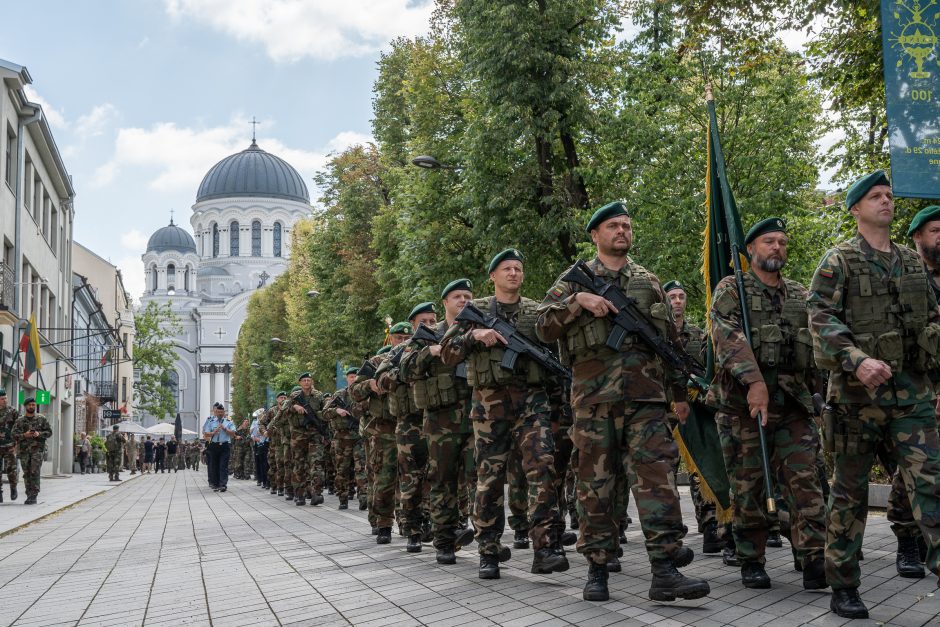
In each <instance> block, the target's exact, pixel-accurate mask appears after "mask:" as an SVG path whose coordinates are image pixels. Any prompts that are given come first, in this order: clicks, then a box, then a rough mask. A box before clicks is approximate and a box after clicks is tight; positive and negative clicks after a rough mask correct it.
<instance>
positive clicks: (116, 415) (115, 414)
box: [101, 409, 122, 420]
mask: <svg viewBox="0 0 940 627" xmlns="http://www.w3.org/2000/svg"><path fill="white" fill-rule="evenodd" d="M101 417H102V418H104V419H105V420H120V419H121V418H122V414H121V410H120V409H102V410H101Z"/></svg>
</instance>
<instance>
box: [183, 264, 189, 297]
mask: <svg viewBox="0 0 940 627" xmlns="http://www.w3.org/2000/svg"><path fill="white" fill-rule="evenodd" d="M189 272H190V270H189V266H186V271H185V272H184V273H183V290H185V291H187V292H188V291H189Z"/></svg>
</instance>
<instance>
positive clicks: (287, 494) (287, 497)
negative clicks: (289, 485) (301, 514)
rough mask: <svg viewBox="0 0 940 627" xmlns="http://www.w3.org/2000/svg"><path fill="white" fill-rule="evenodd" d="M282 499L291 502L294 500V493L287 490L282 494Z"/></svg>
mask: <svg viewBox="0 0 940 627" xmlns="http://www.w3.org/2000/svg"><path fill="white" fill-rule="evenodd" d="M284 499H285V500H288V501H293V500H294V491H293V490H287V491H286V492H285V493H284Z"/></svg>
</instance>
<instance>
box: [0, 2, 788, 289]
mask: <svg viewBox="0 0 940 627" xmlns="http://www.w3.org/2000/svg"><path fill="white" fill-rule="evenodd" d="M432 5H433V2H432V0H133V1H125V0H95V1H94V2H91V1H85V2H75V1H74V0H33V1H32V2H5V3H4V5H3V15H4V22H5V23H6V24H7V25H8V26H9V25H15V24H19V25H24V27H22V28H19V27H17V28H9V27H8V28H4V29H3V36H2V37H0V58H2V59H5V60H8V61H12V62H13V63H17V64H19V65H25V66H26V67H27V68H28V69H29V71H30V74H31V75H32V77H33V85H31V86H30V88H29V90H28V92H29V96H30V99H31V100H32V101H33V102H37V103H39V104H41V105H42V107H43V111H44V113H45V115H46V117H47V118H48V120H49V122H50V124H51V126H52V131H53V135H54V137H55V141H56V143H57V145H58V147H59V150H60V152H61V153H62V156H63V159H64V161H65V164H66V168H67V169H68V171H69V173H70V174H71V175H72V178H73V182H74V186H75V189H76V193H77V195H76V199H75V211H76V215H75V239H76V241H78V242H80V243H81V244H83V245H84V246H86V247H88V248H90V249H91V250H93V251H95V252H96V253H97V254H99V255H100V256H102V257H104V258H106V259H109V260H110V261H111V262H112V263H114V264H115V265H117V266H118V267H119V268H120V269H121V272H122V275H123V278H124V285H125V287H126V289H127V290H128V292H129V293H130V294H131V296H132V297H133V298H134V299H135V300H137V299H139V297H140V295H141V293H142V292H143V288H144V274H143V263H142V262H141V260H140V257H141V255H142V254H143V252H144V250H145V249H146V245H147V240H148V239H149V237H150V235H151V234H152V233H153V232H154V231H155V230H157V229H158V228H160V227H162V226H166V225H167V224H168V223H169V221H170V215H171V210H172V211H173V212H174V213H173V215H174V216H175V218H174V219H175V222H176V223H177V224H181V225H182V226H183V227H184V228H186V229H187V230H190V231H191V230H192V229H191V226H190V225H189V217H190V215H191V214H192V211H191V207H192V204H193V203H194V201H195V194H196V190H197V188H198V186H199V183H200V181H201V180H202V177H203V176H204V175H205V173H206V172H207V171H208V170H209V169H210V168H211V167H212V165H214V164H215V163H216V162H218V161H219V160H220V159H222V158H224V157H226V156H228V155H230V154H233V153H235V152H238V151H240V150H243V149H245V148H247V147H248V145H249V144H250V142H251V133H252V125H251V123H250V122H251V120H252V118H253V117H254V118H256V119H257V120H258V122H259V124H258V126H257V131H256V132H257V138H258V145H259V146H260V147H261V148H262V149H264V150H267V151H268V152H271V153H273V154H276V155H278V156H279V157H281V158H283V159H285V160H286V161H287V162H288V163H290V164H291V165H293V166H294V167H295V168H297V170H298V171H299V172H300V174H301V175H302V176H303V177H304V178H305V180H306V182H307V186H308V188H310V189H311V190H314V188H315V185H314V183H313V181H312V177H313V175H314V174H315V173H316V171H317V170H319V169H321V168H322V167H323V166H324V165H325V163H326V161H327V158H328V155H330V154H331V153H334V152H339V151H341V150H343V149H345V148H346V147H348V146H350V145H353V144H356V143H362V142H366V141H369V140H370V139H371V137H370V133H371V127H370V119H371V114H372V84H373V82H374V81H375V78H376V73H377V70H376V62H377V61H378V59H379V56H380V54H381V52H382V51H383V50H384V49H387V46H388V42H389V41H391V40H392V39H394V38H395V37H398V36H409V37H413V36H416V35H420V34H423V33H425V32H426V31H427V28H428V21H429V19H430V15H431V11H432V8H433V6H432ZM27 25H29V26H28V27H27ZM629 32H630V26H629V25H625V28H624V34H625V35H627V36H629ZM783 38H784V41H785V42H786V44H787V45H788V46H789V47H791V48H794V49H796V48H798V47H800V46H801V45H802V43H803V42H804V41H805V37H804V36H803V35H802V34H801V33H784V34H783ZM313 196H314V200H315V196H316V193H315V191H314V192H313Z"/></svg>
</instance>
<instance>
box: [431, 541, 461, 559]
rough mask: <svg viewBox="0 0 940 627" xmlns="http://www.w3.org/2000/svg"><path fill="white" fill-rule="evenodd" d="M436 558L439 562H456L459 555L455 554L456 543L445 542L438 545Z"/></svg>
mask: <svg viewBox="0 0 940 627" xmlns="http://www.w3.org/2000/svg"><path fill="white" fill-rule="evenodd" d="M436 559H437V563H438V564H456V563H457V556H456V555H454V543H453V542H445V543H443V544H441V546H439V547H437V558H436Z"/></svg>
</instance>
